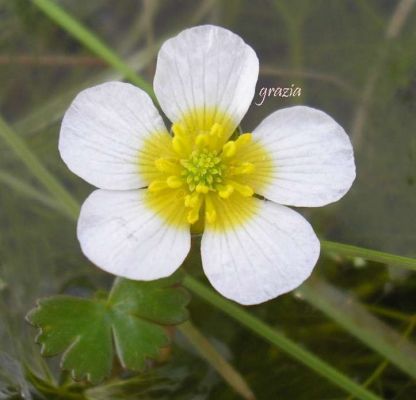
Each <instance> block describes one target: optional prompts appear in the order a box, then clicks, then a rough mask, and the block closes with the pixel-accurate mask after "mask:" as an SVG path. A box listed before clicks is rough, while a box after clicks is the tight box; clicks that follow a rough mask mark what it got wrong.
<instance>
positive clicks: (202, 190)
mask: <svg viewBox="0 0 416 400" xmlns="http://www.w3.org/2000/svg"><path fill="white" fill-rule="evenodd" d="M195 190H196V191H197V192H198V193H204V194H206V193H208V192H209V187H208V186H207V185H204V184H203V183H198V185H196V189H195Z"/></svg>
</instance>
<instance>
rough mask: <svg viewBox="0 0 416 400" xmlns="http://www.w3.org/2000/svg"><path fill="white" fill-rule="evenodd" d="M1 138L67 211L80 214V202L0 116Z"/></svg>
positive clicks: (71, 213) (70, 213)
mask: <svg viewBox="0 0 416 400" xmlns="http://www.w3.org/2000/svg"><path fill="white" fill-rule="evenodd" d="M0 138H2V139H3V140H4V141H5V142H6V144H7V145H8V146H9V147H10V149H11V150H12V151H13V152H14V153H15V154H16V156H17V157H18V158H19V159H20V160H21V161H22V162H23V163H24V164H25V165H26V167H27V168H28V169H29V170H30V171H31V173H32V174H33V175H34V176H35V177H36V178H37V179H38V180H39V181H40V182H41V183H42V185H43V186H44V187H45V188H46V189H47V190H48V191H49V193H51V195H52V196H53V197H55V199H57V200H59V202H60V203H61V204H62V205H63V207H64V210H65V212H66V213H67V214H68V215H70V216H74V215H78V211H79V203H78V201H77V200H76V199H75V198H74V197H73V196H72V195H71V194H70V193H69V192H68V190H67V189H66V188H65V187H64V186H63V185H62V184H61V183H60V182H59V181H58V180H57V179H56V178H55V177H54V176H53V175H52V174H51V173H50V172H49V171H48V170H47V169H46V168H45V167H44V165H43V164H42V163H41V162H40V160H39V159H38V157H37V156H36V155H35V153H33V152H32V150H31V149H30V148H29V147H28V146H27V144H26V143H25V142H24V141H23V140H22V139H21V138H20V137H19V136H18V135H17V134H16V132H14V131H13V130H12V129H11V127H10V126H9V125H8V124H7V122H6V121H5V120H4V119H3V118H2V117H1V116H0Z"/></svg>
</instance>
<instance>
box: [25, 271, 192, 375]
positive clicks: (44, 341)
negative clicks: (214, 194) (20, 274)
mask: <svg viewBox="0 0 416 400" xmlns="http://www.w3.org/2000/svg"><path fill="white" fill-rule="evenodd" d="M180 280H181V275H180V274H174V275H173V276H172V277H169V278H165V279H160V280H157V281H153V282H138V281H130V280H127V279H121V278H118V279H117V281H116V283H115V285H114V286H113V289H112V291H111V293H110V295H109V296H108V298H107V299H102V298H98V297H97V298H94V299H84V298H77V297H71V296H66V295H61V296H54V297H50V298H46V299H42V300H40V301H39V302H38V306H37V307H36V308H35V309H33V310H32V311H31V312H30V313H29V314H28V316H27V320H28V321H29V322H30V323H31V324H33V325H34V326H36V327H38V328H39V329H40V331H39V334H38V336H37V338H36V341H37V342H38V343H39V344H41V353H42V355H43V356H53V355H56V354H59V353H63V355H62V359H61V367H62V368H63V369H65V370H69V371H71V375H72V377H73V378H74V379H75V380H84V379H85V380H88V381H90V382H91V383H98V382H100V381H102V380H103V379H104V378H106V377H108V376H109V375H110V373H111V369H112V364H113V359H114V355H115V354H116V355H117V357H118V360H119V361H120V364H121V365H122V366H123V367H124V368H126V369H130V370H133V371H140V370H142V369H143V367H144V366H145V362H146V360H147V359H154V358H156V357H158V355H159V352H160V349H161V348H162V347H164V346H167V345H168V344H169V334H168V330H167V328H168V326H170V325H177V324H180V323H182V322H184V321H185V320H186V319H187V318H188V312H187V310H186V305H187V304H188V302H189V295H188V292H187V291H186V290H185V289H184V288H182V287H181V286H179V283H180ZM113 343H114V345H113Z"/></svg>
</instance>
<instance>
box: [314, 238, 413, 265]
mask: <svg viewBox="0 0 416 400" xmlns="http://www.w3.org/2000/svg"><path fill="white" fill-rule="evenodd" d="M321 246H322V250H324V251H325V252H333V253H336V254H340V255H343V256H347V257H361V258H364V259H365V260H367V261H373V262H376V263H382V264H388V265H392V266H396V267H402V268H406V269H410V270H412V271H416V258H410V257H403V256H399V255H396V254H391V253H384V252H382V251H378V250H371V249H366V248H364V247H359V246H352V245H350V244H344V243H338V242H330V241H328V240H321Z"/></svg>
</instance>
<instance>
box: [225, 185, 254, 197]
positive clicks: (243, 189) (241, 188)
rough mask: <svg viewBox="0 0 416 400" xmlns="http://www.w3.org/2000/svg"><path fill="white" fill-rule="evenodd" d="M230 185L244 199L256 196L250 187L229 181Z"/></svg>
mask: <svg viewBox="0 0 416 400" xmlns="http://www.w3.org/2000/svg"><path fill="white" fill-rule="evenodd" d="M228 183H229V184H230V185H231V186H232V187H233V188H234V189H235V190H236V191H237V192H238V193H240V194H241V195H242V196H244V197H251V196H253V194H254V191H253V189H252V188H251V187H250V186H248V185H242V184H241V183H238V182H236V181H228Z"/></svg>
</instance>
